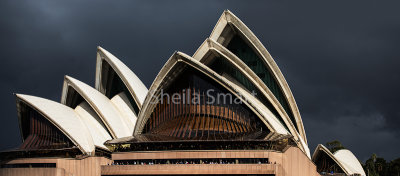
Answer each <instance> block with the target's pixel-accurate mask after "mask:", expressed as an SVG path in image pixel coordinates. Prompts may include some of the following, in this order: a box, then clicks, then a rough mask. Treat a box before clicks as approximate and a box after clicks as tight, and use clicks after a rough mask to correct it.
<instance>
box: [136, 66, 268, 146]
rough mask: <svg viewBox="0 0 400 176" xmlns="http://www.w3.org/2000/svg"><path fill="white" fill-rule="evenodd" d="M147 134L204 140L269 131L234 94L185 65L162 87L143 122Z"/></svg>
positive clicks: (266, 132)
mask: <svg viewBox="0 0 400 176" xmlns="http://www.w3.org/2000/svg"><path fill="white" fill-rule="evenodd" d="M178 97H179V98H180V99H179V100H178V99H177V98H178ZM146 133H147V134H157V135H163V136H169V137H173V138H179V139H200V140H202V139H204V140H207V139H210V138H212V139H218V138H219V139H230V138H237V137H238V136H245V135H250V134H254V133H261V134H265V135H267V134H268V133H269V130H268V128H267V127H266V126H265V124H264V123H263V122H262V121H261V120H260V119H259V118H258V117H257V116H256V115H255V114H254V113H253V112H252V111H251V110H250V109H249V108H248V107H247V106H246V105H245V104H244V103H243V102H240V101H239V99H237V97H236V96H234V95H233V94H231V93H230V92H229V91H228V90H226V89H225V88H224V87H222V86H221V85H220V84H218V83H216V82H215V81H214V80H212V79H211V78H209V77H207V76H206V75H204V74H203V73H200V72H198V71H196V70H194V69H192V68H189V67H187V68H186V69H185V70H184V71H182V72H181V73H180V74H179V76H178V77H177V78H175V79H174V80H173V82H172V83H171V84H170V86H169V87H168V88H166V89H165V90H163V93H162V94H161V95H160V99H159V102H158V104H157V105H156V108H155V109H154V110H153V113H152V114H151V115H150V117H149V119H148V121H147V122H146V125H145V128H144V132H143V134H146ZM257 136H260V135H257ZM261 136H263V135H261Z"/></svg>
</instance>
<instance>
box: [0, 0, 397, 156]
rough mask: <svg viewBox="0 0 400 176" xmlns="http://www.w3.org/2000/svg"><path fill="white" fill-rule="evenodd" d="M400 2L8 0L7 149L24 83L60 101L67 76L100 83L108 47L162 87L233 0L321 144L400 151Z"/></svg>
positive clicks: (3, 21)
mask: <svg viewBox="0 0 400 176" xmlns="http://www.w3.org/2000/svg"><path fill="white" fill-rule="evenodd" d="M399 5H400V3H399V2H397V1H384V2H375V1H351V2H349V1H344V0H339V1H307V2H304V1H302V2H296V1H292V2H289V1H250V2H249V1H218V2H217V1H198V2H195V1H167V2H164V1H157V2H156V1H150V2H149V1H146V2H145V1H128V0H126V1H124V0H120V1H85V2H81V1H68V2H61V1H59V2H57V1H45V0H39V1H19V0H4V1H1V2H0V51H1V52H0V59H1V66H2V67H1V69H0V75H2V76H1V77H0V97H1V99H0V105H1V106H0V112H1V114H2V117H1V118H0V124H1V127H0V134H1V135H0V141H2V142H1V145H0V150H5V149H10V148H14V147H17V146H18V145H19V144H20V141H21V139H20V136H19V128H18V120H17V114H16V108H15V98H14V96H13V93H25V94H31V95H36V96H41V97H45V98H49V99H52V100H56V101H59V99H60V96H61V86H62V82H63V76H64V75H70V76H72V77H75V78H77V79H79V80H82V81H84V82H86V83H88V84H90V85H93V84H94V75H95V62H96V58H95V57H96V46H98V45H100V46H102V47H104V48H105V49H107V50H109V51H110V52H111V53H113V54H115V55H116V56H117V57H118V58H120V59H121V60H122V61H123V62H124V63H125V64H126V65H128V66H129V67H130V68H131V69H132V70H133V71H134V72H135V73H136V74H137V75H138V76H139V77H140V78H141V79H142V81H143V82H144V83H145V84H146V85H147V86H150V84H151V83H152V81H153V79H154V77H155V76H156V75H157V73H158V71H159V69H160V68H161V67H162V65H163V64H164V63H165V61H166V60H167V59H168V58H169V56H170V55H171V54H172V53H173V52H174V51H175V50H179V51H183V52H185V53H187V54H189V55H191V54H193V53H194V51H195V50H196V49H197V47H198V46H199V45H200V44H201V43H202V42H203V41H204V39H205V38H207V37H208V35H209V34H210V33H211V31H212V29H213V27H214V25H215V24H216V22H217V20H218V18H219V16H220V15H221V13H222V12H223V10H224V9H230V10H231V11H233V12H234V13H235V14H236V15H237V16H238V17H239V18H241V19H242V21H244V22H245V23H246V25H248V27H249V28H250V29H251V30H252V31H253V32H254V33H255V34H256V35H257V36H258V37H259V39H260V40H261V42H263V43H264V45H265V46H266V47H267V49H268V50H269V51H270V53H271V54H272V56H273V57H274V58H275V60H276V62H277V63H278V65H279V67H280V68H281V70H282V72H283V73H284V75H285V77H286V79H287V80H288V83H289V85H290V87H291V89H292V91H293V93H294V96H295V98H296V101H297V104H298V106H299V108H300V111H301V114H302V117H303V121H304V125H305V129H306V132H307V136H308V141H309V144H310V149H311V151H313V150H314V148H315V146H316V145H317V144H318V143H325V142H327V141H329V140H334V139H338V140H340V141H342V142H343V144H344V145H345V146H347V147H348V148H350V149H351V150H352V151H353V152H354V153H355V154H356V155H357V156H358V157H359V159H361V160H365V159H366V158H367V157H369V156H370V154H371V153H377V154H378V155H380V156H383V157H385V158H388V159H393V158H395V157H399V156H400V153H399V151H398V150H396V149H397V148H398V146H399V145H400V140H398V138H399V137H400V129H399V128H398V126H399V125H400V111H399V110H398V109H399V108H398V107H399V105H400V103H399V102H398V99H399V98H400V95H399V93H398V92H397V91H398V90H399V88H400V83H399V80H400V69H398V67H399V66H400V59H399V56H400V53H399V52H400V50H399V49H398V46H400V33H399V32H398V31H400V12H399V11H398V9H397V8H398V7H399Z"/></svg>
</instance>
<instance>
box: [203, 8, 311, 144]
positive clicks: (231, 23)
mask: <svg viewBox="0 0 400 176" xmlns="http://www.w3.org/2000/svg"><path fill="white" fill-rule="evenodd" d="M226 29H228V30H226ZM235 34H239V35H240V36H241V37H242V39H243V40H245V42H246V43H247V44H248V45H249V46H250V47H251V48H252V49H253V50H254V51H255V52H256V53H257V55H259V56H260V57H261V58H262V60H263V62H264V64H265V65H266V66H267V67H268V69H269V70H270V71H271V72H272V74H273V76H274V77H275V80H276V81H277V82H278V84H279V86H280V88H281V90H282V92H283V94H284V96H285V98H286V100H287V102H288V104H289V106H290V109H291V111H292V113H293V116H294V119H295V122H293V123H294V124H295V125H296V127H297V129H298V132H299V133H300V135H301V136H302V138H303V140H304V142H305V143H306V144H307V137H306V133H305V130H304V125H303V122H302V119H301V116H300V112H299V109H298V107H297V104H296V101H295V99H294V97H293V94H292V92H291V90H290V88H289V85H288V83H287V82H286V80H285V78H284V76H283V74H282V72H281V71H280V69H279V67H278V66H277V64H276V63H275V61H274V59H273V58H272V56H271V55H270V54H269V52H268V51H267V49H266V48H265V47H264V45H263V44H262V43H261V42H260V40H259V39H258V38H257V37H256V36H255V35H254V33H253V32H252V31H251V30H250V29H249V28H248V27H247V26H246V25H245V24H244V23H243V22H242V21H241V20H240V19H239V18H238V17H236V16H235V15H234V14H233V13H232V12H230V11H229V10H225V11H224V13H223V14H222V16H221V17H220V19H219V20H218V22H217V24H216V26H215V27H214V29H213V31H212V33H211V35H210V38H211V39H213V40H215V41H217V42H218V43H220V44H222V45H223V46H226V45H227V44H228V43H229V41H230V40H231V39H232V37H233V36H234V35H235ZM249 71H250V72H251V71H252V70H249Z"/></svg>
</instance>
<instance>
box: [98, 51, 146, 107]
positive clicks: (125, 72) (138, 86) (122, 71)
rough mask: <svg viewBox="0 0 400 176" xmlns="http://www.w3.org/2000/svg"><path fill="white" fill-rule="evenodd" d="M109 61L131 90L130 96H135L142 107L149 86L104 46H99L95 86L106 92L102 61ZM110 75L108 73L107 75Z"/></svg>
mask: <svg viewBox="0 0 400 176" xmlns="http://www.w3.org/2000/svg"><path fill="white" fill-rule="evenodd" d="M103 62H107V63H108V64H109V65H110V66H111V67H112V69H113V70H114V71H115V73H117V74H118V76H119V78H120V79H121V80H122V82H123V83H124V85H125V86H126V88H127V89H128V90H129V93H130V96H132V97H133V99H134V101H135V103H136V105H137V107H138V108H139V110H140V109H141V107H142V104H143V101H144V99H145V97H146V94H147V91H148V90H147V88H146V86H145V85H144V84H143V82H142V81H141V80H140V79H139V78H138V77H137V76H136V75H135V74H134V73H133V72H132V70H130V69H129V68H128V67H127V66H126V65H125V64H124V63H122V62H121V61H120V60H119V59H118V58H117V57H115V56H114V55H112V54H111V53H110V52H108V51H107V50H105V49H103V48H102V47H100V46H99V47H98V48H97V63H96V83H95V87H96V89H97V90H99V91H100V92H101V93H103V94H104V93H105V88H104V87H103V86H102V85H103V84H102V83H101V81H102V80H104V79H103V78H102V75H105V74H102V72H103V71H104V70H103V68H102V65H103V64H102V63H103ZM105 76H108V75H105Z"/></svg>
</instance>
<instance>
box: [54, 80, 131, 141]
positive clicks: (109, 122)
mask: <svg viewBox="0 0 400 176" xmlns="http://www.w3.org/2000/svg"><path fill="white" fill-rule="evenodd" d="M69 87H71V88H73V89H74V90H75V91H76V92H77V93H78V94H79V95H80V96H81V97H82V98H83V99H84V100H85V101H86V102H87V103H88V104H89V105H90V107H92V108H93V110H94V111H95V112H96V114H97V115H98V116H99V117H100V119H101V120H102V121H103V123H104V124H105V126H106V128H107V129H108V130H109V132H110V133H111V135H112V137H113V138H121V137H126V136H130V135H132V131H131V130H130V129H133V126H134V124H130V123H126V122H127V121H126V120H124V119H123V118H124V117H122V115H121V114H120V113H119V112H118V110H117V109H116V108H115V107H114V104H113V103H112V102H111V101H110V99H108V98H107V97H106V96H105V95H103V94H102V93H100V92H99V91H97V90H96V89H94V88H92V87H90V86H89V85H87V84H85V83H83V82H81V81H78V80H76V79H74V78H72V77H69V76H65V79H64V86H63V93H62V97H61V103H62V104H66V102H67V98H68V97H67V96H68V90H69V89H68V88H69Z"/></svg>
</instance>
